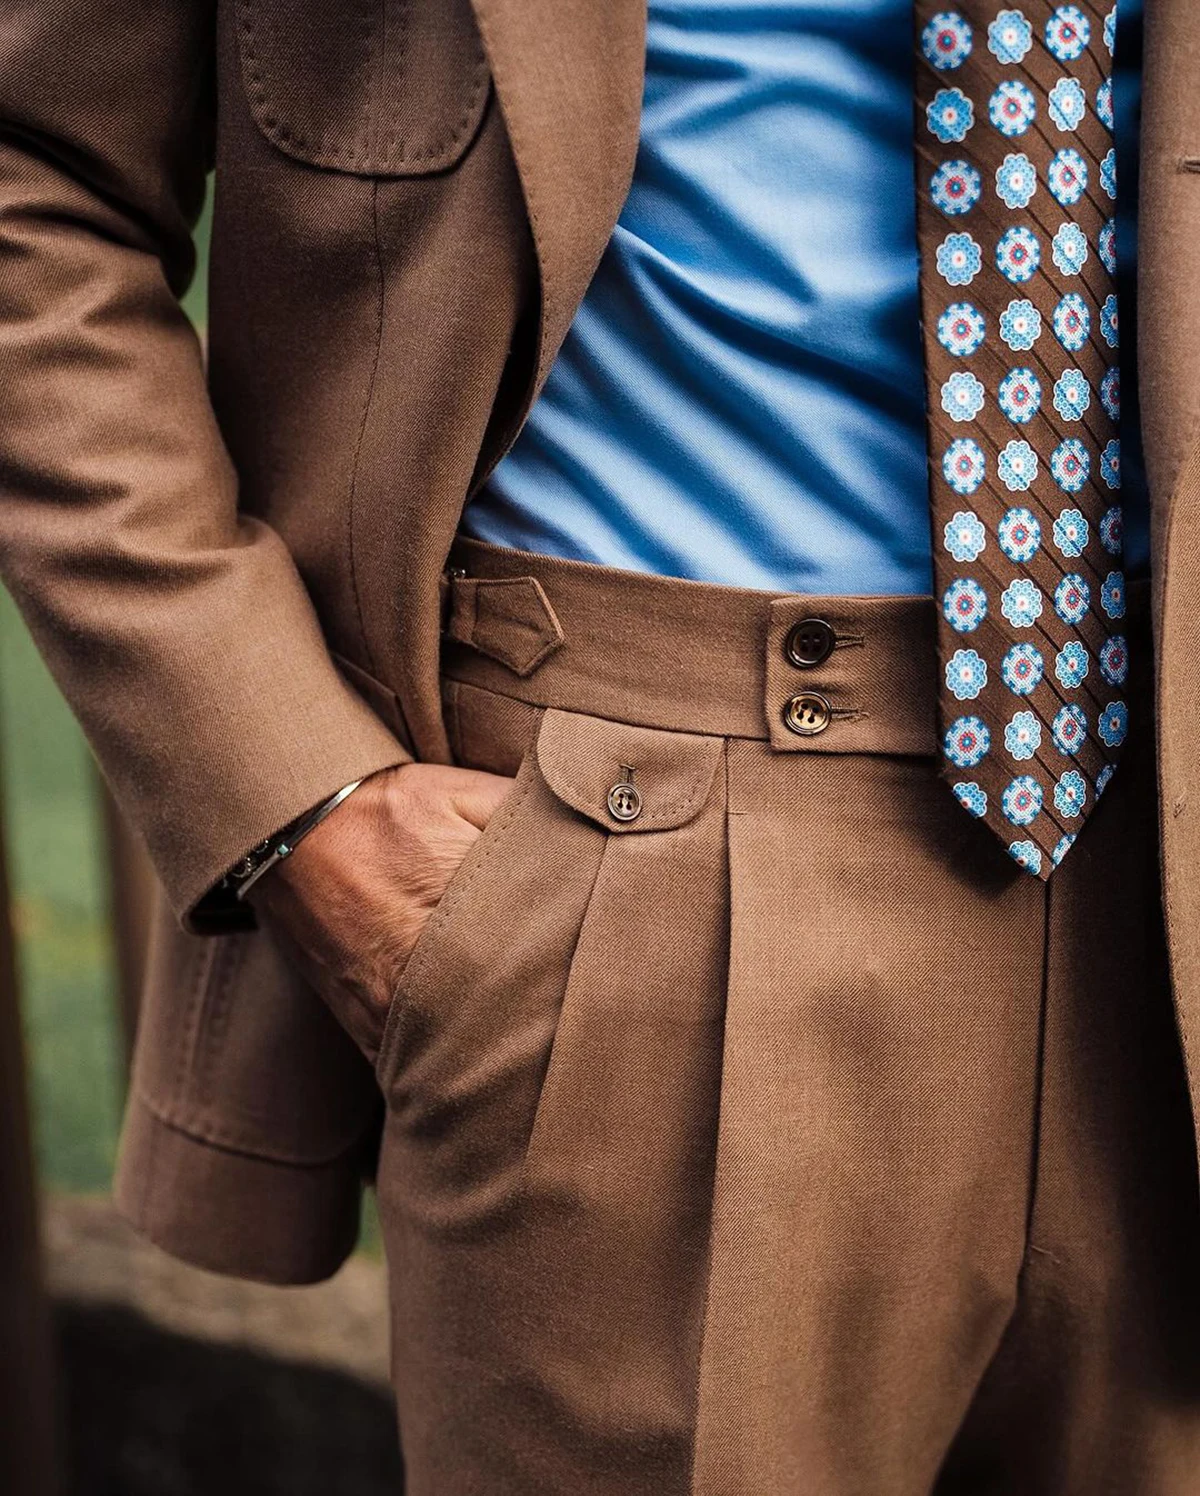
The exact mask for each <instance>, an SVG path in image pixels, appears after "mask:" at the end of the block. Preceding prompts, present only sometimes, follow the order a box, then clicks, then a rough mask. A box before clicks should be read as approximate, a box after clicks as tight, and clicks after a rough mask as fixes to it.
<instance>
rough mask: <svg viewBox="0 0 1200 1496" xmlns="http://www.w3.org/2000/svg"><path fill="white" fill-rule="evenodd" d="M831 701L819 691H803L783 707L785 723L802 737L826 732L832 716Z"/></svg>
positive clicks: (790, 729) (791, 730)
mask: <svg viewBox="0 0 1200 1496" xmlns="http://www.w3.org/2000/svg"><path fill="white" fill-rule="evenodd" d="M832 715H833V714H832V712H831V710H830V707H829V702H828V701H826V699H825V697H824V696H822V695H821V694H820V693H819V692H818V691H802V692H801V693H800V695H799V696H793V697H792V699H791V700H790V701H789V702H788V704H787V706H785V707H784V709H783V725H784V726H785V727H786V728H787V729H788V730H789V731H790V732H794V733H798V734H799V736H800V737H802V738H811V737H814V736H815V735H816V734H817V733H819V732H824V731H825V729H826V728H827V727H828V726H829V719H830V717H831V716H832Z"/></svg>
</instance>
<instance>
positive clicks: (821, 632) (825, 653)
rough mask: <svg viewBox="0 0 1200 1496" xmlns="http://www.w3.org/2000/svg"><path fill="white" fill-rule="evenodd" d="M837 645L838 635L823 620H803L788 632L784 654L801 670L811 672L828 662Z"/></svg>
mask: <svg viewBox="0 0 1200 1496" xmlns="http://www.w3.org/2000/svg"><path fill="white" fill-rule="evenodd" d="M836 643H837V635H836V634H835V633H834V632H833V628H832V627H831V625H829V624H828V623H826V622H825V620H824V619H823V618H802V619H801V620H800V622H799V623H797V624H794V625H793V627H792V628H791V629H789V631H788V636H787V639H786V641H785V642H784V646H783V652H784V654H786V655H787V657H788V659H789V660H790V661H791V662H792V664H793V665H795V666H797V668H798V669H800V670H811V669H812V667H813V666H814V665H819V664H820V663H821V661H822V660H827V659H828V658H829V656H830V655H831V654H832V652H833V646H834V645H835V644H836Z"/></svg>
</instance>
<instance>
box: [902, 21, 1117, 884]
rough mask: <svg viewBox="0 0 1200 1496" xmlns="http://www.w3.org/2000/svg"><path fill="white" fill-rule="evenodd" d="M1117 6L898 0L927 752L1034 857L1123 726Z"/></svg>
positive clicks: (1098, 781) (1083, 797) (1081, 813)
mask: <svg viewBox="0 0 1200 1496" xmlns="http://www.w3.org/2000/svg"><path fill="white" fill-rule="evenodd" d="M1115 26H1116V13H1115V10H1114V9H1110V8H1108V7H1105V8H1104V9H1101V8H1100V7H1098V6H1097V5H1095V4H1091V3H1085V0H1081V3H1079V4H1073V5H1058V6H1053V5H1050V4H1046V3H1042V0H1026V3H1024V4H1022V5H1021V6H1020V7H1019V8H1017V7H1015V6H1013V7H1008V6H1001V5H997V4H995V3H987V0H961V3H960V4H958V5H957V6H956V7H955V8H954V9H949V8H945V9H943V8H940V7H938V6H936V5H933V4H929V3H927V0H917V4H916V40H917V62H916V69H917V110H916V130H917V222H918V234H919V242H920V252H921V310H922V320H923V324H924V339H925V365H926V382H927V388H928V408H929V473H930V503H931V506H932V518H933V540H934V588H935V592H936V596H937V600H938V604H939V607H940V617H939V625H938V654H939V662H938V663H939V670H940V674H941V681H940V687H939V714H940V718H941V722H940V726H941V731H942V734H943V737H942V751H943V755H944V759H943V772H944V773H945V774H946V775H947V776H948V778H949V780H950V783H951V784H952V786H953V788H954V792H955V794H956V795H957V796H958V798H959V800H960V801H961V802H962V804H963V806H964V807H965V808H966V810H968V811H969V812H970V813H971V814H973V815H976V816H979V817H981V818H983V819H984V820H985V821H986V822H987V823H988V825H990V826H991V827H992V829H993V830H994V831H995V832H996V833H997V834H998V835H999V836H1000V837H1001V838H1002V840H1003V842H1004V844H1005V846H1006V847H1007V848H1008V850H1009V852H1010V853H1011V854H1012V856H1013V857H1015V858H1016V860H1017V861H1018V862H1019V863H1020V864H1021V865H1022V866H1023V867H1025V868H1026V869H1028V871H1029V872H1031V873H1034V874H1037V875H1038V876H1040V877H1043V878H1045V877H1048V876H1049V875H1050V873H1051V871H1052V870H1053V868H1054V867H1056V866H1057V865H1058V863H1059V862H1060V861H1061V860H1062V857H1063V856H1064V855H1065V853H1066V851H1067V849H1068V848H1069V847H1070V845H1071V843H1072V842H1073V841H1074V839H1075V835H1076V833H1077V832H1078V830H1079V828H1080V826H1081V825H1082V823H1083V820H1084V818H1085V817H1086V815H1087V814H1088V812H1089V811H1090V810H1091V808H1092V806H1093V805H1094V804H1095V802H1096V800H1097V799H1098V798H1099V796H1100V795H1101V793H1102V792H1103V790H1104V788H1105V786H1106V785H1107V783H1108V781H1109V778H1110V777H1111V775H1112V772H1113V766H1114V763H1115V760H1116V757H1117V754H1118V752H1119V749H1120V746H1121V742H1122V740H1123V739H1124V737H1125V732H1126V725H1127V709H1126V705H1125V701H1124V687H1125V682H1126V677H1127V673H1128V668H1129V662H1128V650H1127V645H1126V641H1125V638H1124V634H1123V632H1122V624H1121V619H1122V618H1123V617H1124V613H1125V582H1124V578H1123V575H1122V572H1121V508H1120V492H1119V490H1120V482H1121V477H1120V447H1119V444H1118V440H1117V417H1118V409H1119V399H1120V390H1119V378H1120V376H1119V374H1118V371H1117V298H1116V288H1115V284H1114V275H1113V272H1114V269H1115V245H1114V238H1115V227H1114V221H1113V213H1114V209H1115V206H1116V164H1115V162H1116V158H1115V153H1114V150H1113V140H1112V52H1113V42H1114V32H1115Z"/></svg>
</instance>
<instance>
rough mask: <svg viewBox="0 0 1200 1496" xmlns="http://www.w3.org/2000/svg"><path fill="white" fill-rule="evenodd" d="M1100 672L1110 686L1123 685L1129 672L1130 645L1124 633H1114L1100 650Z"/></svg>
mask: <svg viewBox="0 0 1200 1496" xmlns="http://www.w3.org/2000/svg"><path fill="white" fill-rule="evenodd" d="M1100 674H1101V675H1102V676H1103V677H1104V679H1105V680H1106V681H1107V682H1108V684H1109V685H1110V686H1123V685H1124V684H1125V680H1126V677H1127V676H1128V674H1129V646H1128V645H1127V644H1126V643H1125V636H1124V635H1123V634H1112V635H1111V636H1110V637H1109V638H1107V639H1106V640H1105V641H1104V647H1103V648H1102V649H1101V651H1100Z"/></svg>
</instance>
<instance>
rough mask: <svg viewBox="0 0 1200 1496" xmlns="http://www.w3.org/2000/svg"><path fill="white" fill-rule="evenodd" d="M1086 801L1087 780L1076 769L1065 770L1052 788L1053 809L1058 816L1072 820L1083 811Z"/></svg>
mask: <svg viewBox="0 0 1200 1496" xmlns="http://www.w3.org/2000/svg"><path fill="white" fill-rule="evenodd" d="M1086 800H1087V780H1086V779H1085V778H1084V777H1083V775H1082V774H1081V773H1080V772H1079V770H1078V769H1067V770H1066V771H1065V772H1064V773H1062V774H1060V775H1059V776H1058V783H1057V784H1056V785H1055V786H1054V808H1055V810H1057V811H1058V813H1059V815H1060V816H1067V817H1068V818H1072V817H1074V816H1077V815H1079V814H1080V812H1081V811H1082V810H1083V806H1084V802H1085V801H1086Z"/></svg>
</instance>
